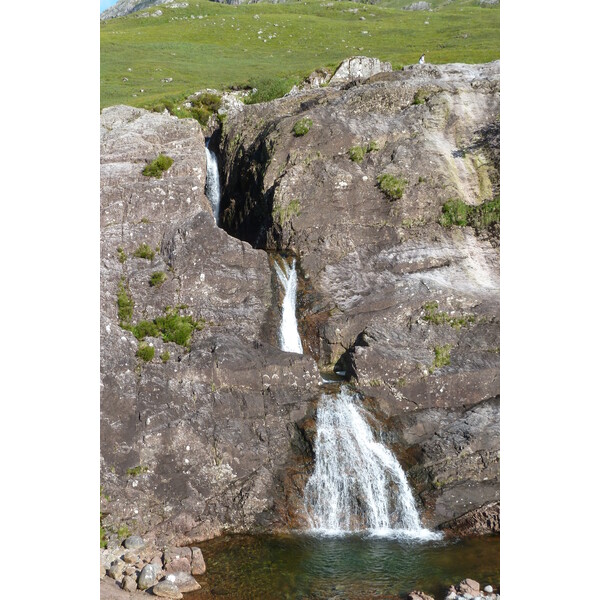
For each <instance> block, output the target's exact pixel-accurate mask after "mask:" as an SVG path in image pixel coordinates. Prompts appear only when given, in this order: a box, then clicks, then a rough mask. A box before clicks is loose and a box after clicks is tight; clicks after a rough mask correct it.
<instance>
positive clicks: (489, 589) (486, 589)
mask: <svg viewBox="0 0 600 600" xmlns="http://www.w3.org/2000/svg"><path fill="white" fill-rule="evenodd" d="M483 591H484V592H487V593H488V594H491V593H492V592H493V591H494V588H493V587H492V586H491V585H486V586H485V587H484V588H483Z"/></svg>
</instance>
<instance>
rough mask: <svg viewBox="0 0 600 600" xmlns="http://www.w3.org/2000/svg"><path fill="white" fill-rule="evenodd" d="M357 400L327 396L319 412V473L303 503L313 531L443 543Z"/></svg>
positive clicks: (309, 484)
mask: <svg viewBox="0 0 600 600" xmlns="http://www.w3.org/2000/svg"><path fill="white" fill-rule="evenodd" d="M356 400H357V395H356V394H353V393H352V392H350V391H349V390H348V388H347V387H346V386H342V388H341V389H340V392H339V393H338V394H337V396H336V395H329V394H323V395H322V397H321V403H320V405H319V407H318V409H317V436H316V440H315V470H314V472H313V474H312V475H311V477H310V479H309V480H308V482H307V484H306V488H305V491H304V504H305V508H306V511H307V513H308V516H309V522H310V525H311V529H312V530H314V531H316V532H320V533H325V534H343V533H349V532H356V531H362V530H368V531H369V532H370V533H372V534H374V535H382V536H394V537H407V538H413V539H439V538H441V537H442V536H441V534H440V533H436V532H432V531H429V530H428V529H424V528H423V527H422V525H421V521H420V519H419V513H418V512H417V508H416V506H415V500H414V498H413V495H412V492H411V490H410V487H409V485H408V481H407V479H406V475H405V474H404V471H403V470H402V467H401V466H400V463H399V462H398V461H397V460H396V458H395V457H394V455H393V454H392V453H391V452H390V450H389V449H388V448H386V447H385V446H384V445H383V444H382V443H381V442H379V441H377V440H376V439H375V436H374V435H373V431H372V430H371V427H370V426H369V424H368V423H367V420H366V418H365V417H366V416H367V414H368V413H366V411H365V410H364V409H362V408H361V407H360V406H359V404H358V403H357V402H356Z"/></svg>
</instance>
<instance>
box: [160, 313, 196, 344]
mask: <svg viewBox="0 0 600 600" xmlns="http://www.w3.org/2000/svg"><path fill="white" fill-rule="evenodd" d="M154 322H155V323H156V325H157V327H158V329H159V330H160V331H161V333H162V338H163V341H164V342H175V343H176V344H179V345H180V346H184V347H185V348H189V346H190V343H191V337H192V333H193V332H194V330H196V329H198V330H199V331H201V330H202V329H204V319H200V320H199V321H195V320H194V318H193V317H191V316H185V317H182V316H181V315H180V314H178V312H177V310H167V311H166V313H165V316H163V317H157V318H156V319H154Z"/></svg>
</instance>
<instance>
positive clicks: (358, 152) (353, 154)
mask: <svg viewBox="0 0 600 600" xmlns="http://www.w3.org/2000/svg"><path fill="white" fill-rule="evenodd" d="M366 153H367V152H366V150H365V148H363V147H362V146H352V148H350V150H348V156H349V157H350V160H351V161H352V162H356V163H361V162H362V161H363V160H364V158H365V154H366Z"/></svg>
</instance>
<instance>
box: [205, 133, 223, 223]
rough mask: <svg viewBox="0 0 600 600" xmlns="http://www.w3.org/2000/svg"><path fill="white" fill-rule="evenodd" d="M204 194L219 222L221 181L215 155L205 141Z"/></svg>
mask: <svg viewBox="0 0 600 600" xmlns="http://www.w3.org/2000/svg"><path fill="white" fill-rule="evenodd" d="M206 196H207V197H208V199H209V200H210V203H211V205H212V207H213V214H214V216H215V221H216V222H217V225H218V224H219V205H220V203H221V182H220V180H219V165H218V164H217V155H216V154H215V153H214V152H213V151H212V150H210V148H209V147H208V142H206Z"/></svg>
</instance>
